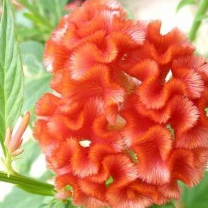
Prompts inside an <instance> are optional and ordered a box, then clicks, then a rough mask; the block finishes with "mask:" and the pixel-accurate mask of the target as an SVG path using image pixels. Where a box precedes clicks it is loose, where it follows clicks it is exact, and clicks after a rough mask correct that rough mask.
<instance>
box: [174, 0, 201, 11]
mask: <svg viewBox="0 0 208 208" xmlns="http://www.w3.org/2000/svg"><path fill="white" fill-rule="evenodd" d="M191 4H197V1H196V0H181V1H180V2H179V4H178V6H177V8H176V11H177V12H178V11H179V10H181V9H182V8H183V7H185V6H187V5H191Z"/></svg>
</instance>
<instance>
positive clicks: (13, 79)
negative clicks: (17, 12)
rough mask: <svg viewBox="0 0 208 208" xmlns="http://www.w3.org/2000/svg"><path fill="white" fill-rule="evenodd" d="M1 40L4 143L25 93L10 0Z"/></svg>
mask: <svg viewBox="0 0 208 208" xmlns="http://www.w3.org/2000/svg"><path fill="white" fill-rule="evenodd" d="M0 40H1V41H0V124H1V125H0V141H1V144H2V145H3V141H4V137H5V131H6V127H13V126H14V124H15V122H16V120H17V118H18V117H19V115H20V111H21V108H22V103H23V94H24V92H23V91H24V80H23V70H22V61H21V55H20V51H19V46H18V42H17V40H16V37H15V27H14V18H13V14H12V9H11V6H10V3H9V1H8V0H4V1H3V14H2V18H1V23H0Z"/></svg>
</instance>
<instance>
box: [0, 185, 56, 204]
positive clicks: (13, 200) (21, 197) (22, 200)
mask: <svg viewBox="0 0 208 208" xmlns="http://www.w3.org/2000/svg"><path fill="white" fill-rule="evenodd" d="M46 198H50V199H51V198H52V197H45V196H39V195H34V194H29V193H27V192H25V191H22V190H20V189H18V188H13V190H12V192H11V193H10V194H8V195H7V196H6V198H5V199H4V201H3V202H2V203H1V204H0V208H13V207H14V208H39V207H40V206H41V205H42V204H43V202H44V200H45V199H46Z"/></svg>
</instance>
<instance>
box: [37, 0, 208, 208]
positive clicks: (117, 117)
mask: <svg viewBox="0 0 208 208" xmlns="http://www.w3.org/2000/svg"><path fill="white" fill-rule="evenodd" d="M160 28H161V23H160V22H159V21H154V22H150V23H149V24H147V23H143V22H140V21H139V22H138V21H134V20H129V19H127V14H126V13H125V11H124V10H123V9H122V8H121V6H120V4H119V3H118V2H116V1H114V0H99V1H98V0H88V1H87V2H85V3H84V4H83V5H82V6H81V7H80V8H78V9H76V10H75V11H74V12H73V13H72V14H70V15H68V16H65V17H63V18H62V19H61V21H60V24H59V25H58V26H57V28H56V30H55V31H54V32H53V34H52V36H51V38H50V40H49V41H48V42H47V44H46V49H45V66H46V68H47V70H48V71H51V72H52V74H53V79H52V82H51V88H52V89H53V90H54V92H53V93H47V94H45V95H44V96H43V97H42V98H41V99H40V100H39V101H38V103H37V106H36V114H37V116H38V121H37V122H36V125H35V132H34V135H35V137H36V138H37V140H38V142H39V144H40V146H41V148H42V151H43V152H44V154H45V155H46V159H47V162H48V166H49V168H50V169H52V170H53V171H54V172H55V174H56V179H55V184H56V189H57V191H58V193H57V197H59V198H63V199H64V198H67V197H72V199H73V204H74V205H77V206H85V207H89V208H101V207H106V206H109V207H112V208H138V207H140V208H145V207H149V206H151V205H152V204H158V205H161V204H164V203H167V202H168V201H169V200H170V199H178V198H179V197H180V187H179V185H178V181H182V182H183V183H185V184H186V185H187V186H189V187H191V186H194V185H196V184H197V183H198V182H199V181H200V180H201V178H202V177H203V172H204V169H205V166H206V161H207V153H208V150H207V145H208V136H207V135H208V119H207V117H206V112H205V108H206V107H207V106H208V65H207V63H206V62H205V60H204V59H203V58H202V57H200V56H198V55H195V54H194V50H195V49H194V47H193V46H192V45H191V43H190V42H189V41H188V40H187V38H186V37H185V36H184V35H183V34H182V33H181V32H180V31H179V30H178V29H173V30H172V31H171V32H169V33H168V34H165V35H161V33H160Z"/></svg>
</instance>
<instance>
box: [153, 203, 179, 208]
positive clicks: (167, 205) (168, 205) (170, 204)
mask: <svg viewBox="0 0 208 208" xmlns="http://www.w3.org/2000/svg"><path fill="white" fill-rule="evenodd" d="M150 208H175V206H174V205H173V204H172V203H169V204H165V205H162V206H159V205H153V206H151V207H150Z"/></svg>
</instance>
